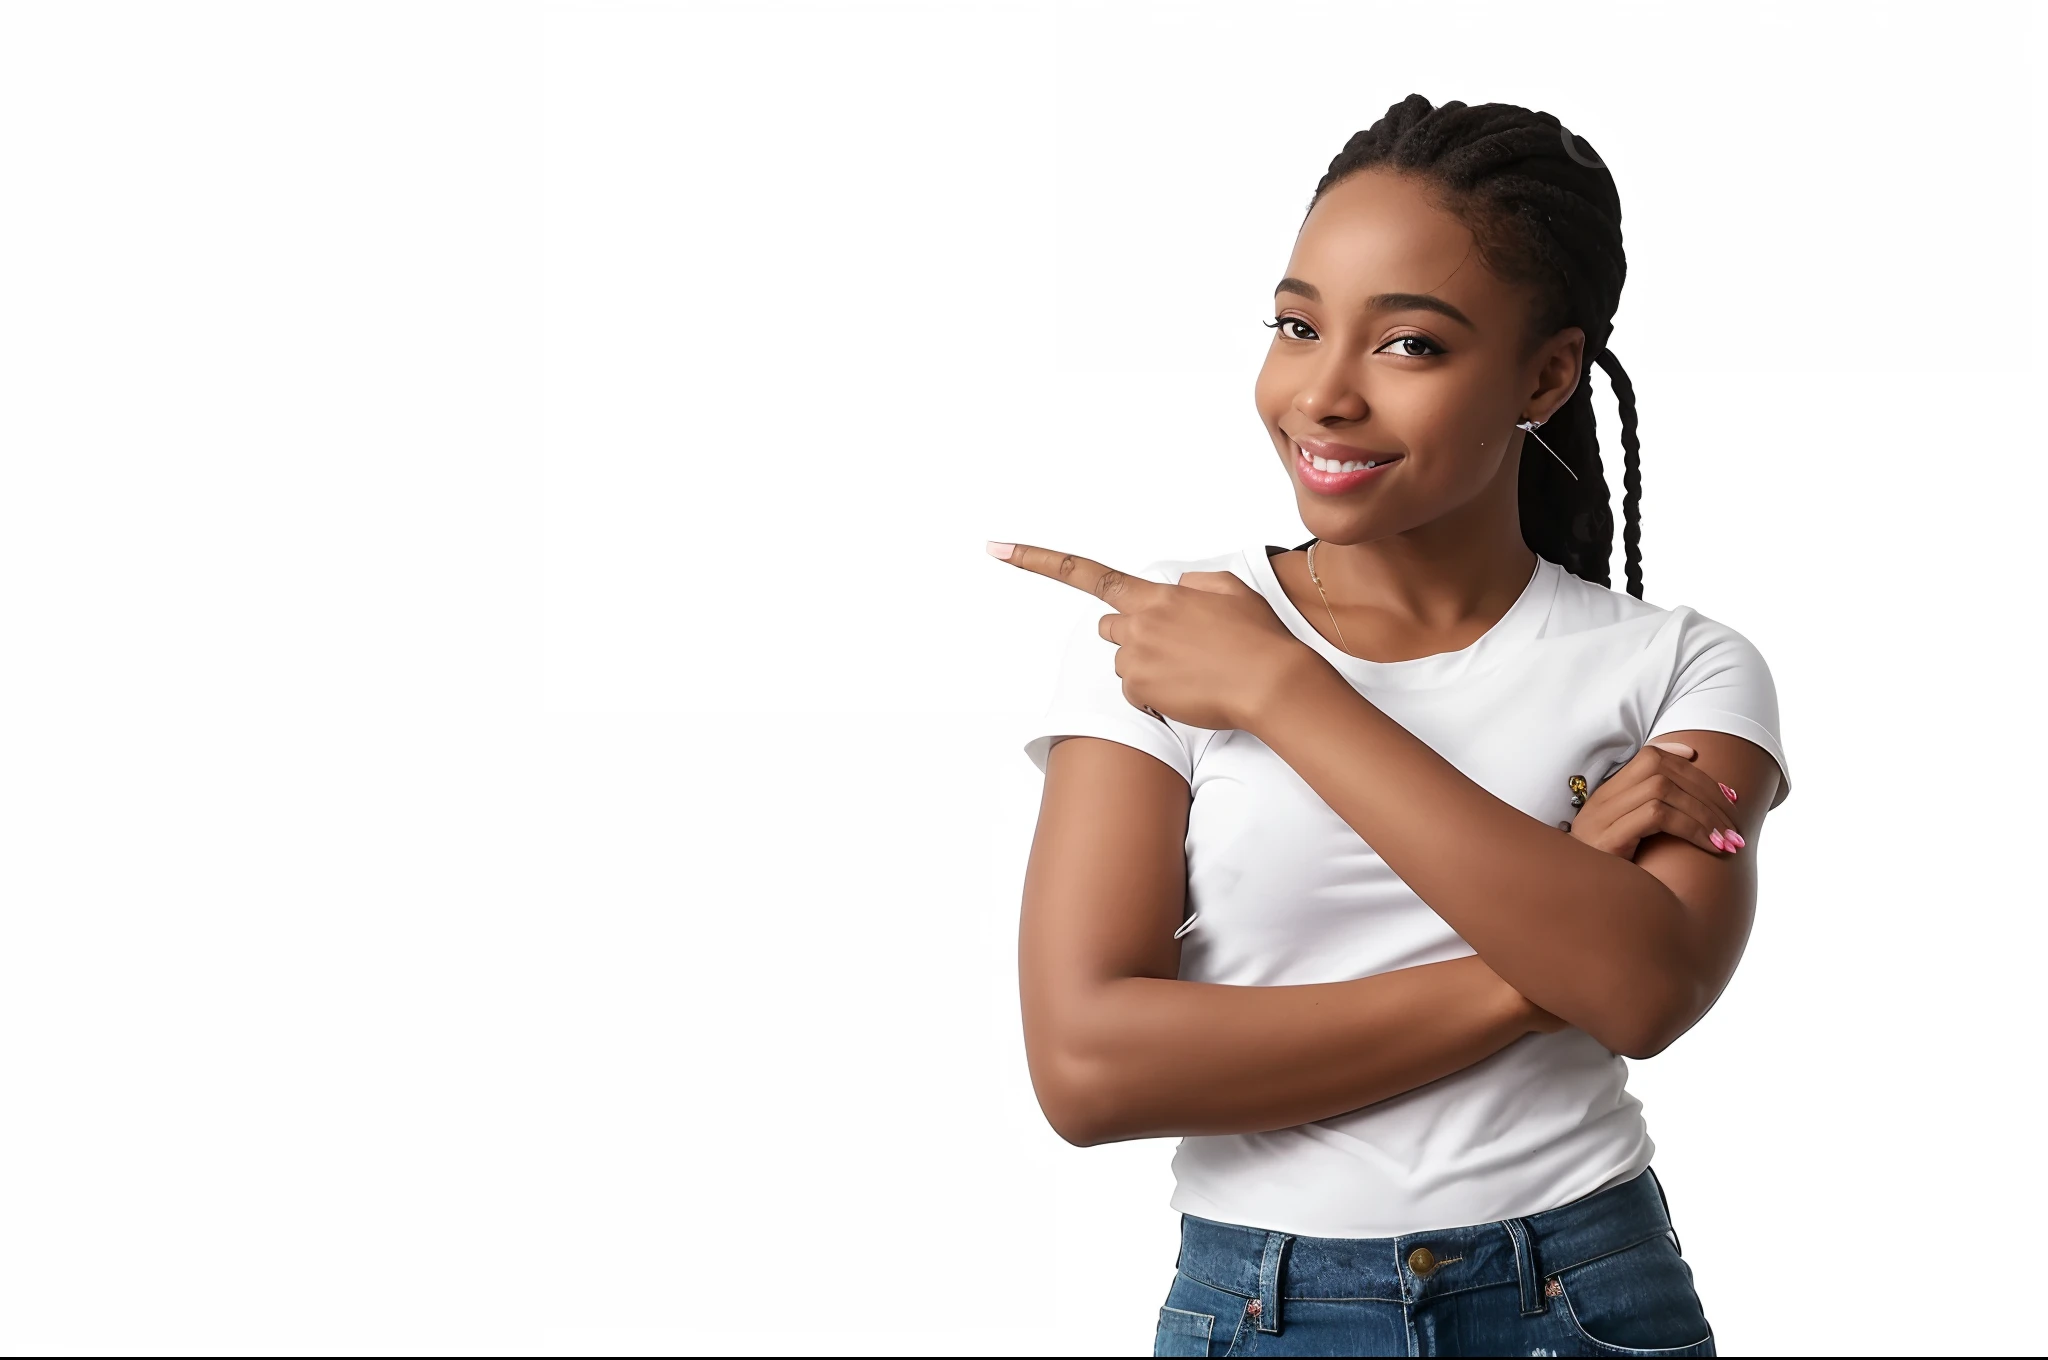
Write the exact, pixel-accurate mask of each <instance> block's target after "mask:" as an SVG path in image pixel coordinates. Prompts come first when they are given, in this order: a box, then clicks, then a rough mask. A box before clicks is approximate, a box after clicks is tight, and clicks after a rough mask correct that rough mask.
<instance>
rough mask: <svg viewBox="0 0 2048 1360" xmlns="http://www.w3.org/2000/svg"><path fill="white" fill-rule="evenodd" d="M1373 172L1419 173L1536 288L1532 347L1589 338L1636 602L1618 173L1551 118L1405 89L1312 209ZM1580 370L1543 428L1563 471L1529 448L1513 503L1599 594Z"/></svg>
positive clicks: (1609, 533) (1512, 275) (1539, 547)
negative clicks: (1559, 338)
mask: <svg viewBox="0 0 2048 1360" xmlns="http://www.w3.org/2000/svg"><path fill="white" fill-rule="evenodd" d="M1373 166H1383V167H1385V168H1387V169H1391V170H1397V171H1401V172H1403V173H1407V174H1414V175H1419V176H1421V177H1423V178H1425V179H1428V180H1429V181H1431V182H1433V183H1434V184H1435V185H1436V186H1437V187H1438V188H1439V189H1440V190H1441V191H1442V193H1443V196H1444V204H1445V206H1446V208H1448V209H1449V210H1450V211H1451V212H1452V213H1453V214H1454V215H1455V216H1456V217H1457V218H1458V219H1459V220H1460V221H1462V222H1464V223H1465V224H1466V225H1467V226H1468V227H1470V228H1471V230H1472V234H1473V237H1474V238H1475V240H1476V242H1477V248H1478V252H1479V257H1480V259H1481V260H1483V261H1484V262H1485V264H1486V265H1487V267H1488V268H1490V269H1491V270H1493V272H1494V273H1495V274H1497V275H1499V276H1500V277H1502V278H1504V279H1506V280H1508V281H1509V282H1513V283H1524V284H1529V285H1532V286H1533V287H1534V288H1535V289H1536V292H1537V296H1538V301H1537V305H1536V309H1535V312H1534V314H1533V315H1532V316H1531V318H1530V323H1531V324H1530V332H1529V337H1528V342H1529V345H1530V348H1531V352H1533V350H1534V346H1535V345H1537V344H1540V343H1541V342H1542V341H1543V340H1544V339H1546V338H1547V337H1549V336H1551V335H1554V334H1556V333H1557V332H1558V331H1559V330H1562V329H1563V328H1565V327H1567V326H1577V327H1580V328H1581V329H1582V330H1584V331H1585V333H1586V359H1587V362H1588V363H1589V364H1595V363H1597V364H1598V365H1599V366H1600V367H1601V368H1602V369H1603V370H1605V371H1606V373H1607V377H1608V382H1609V384H1610V385H1611V386H1612V387H1613V389H1614V395H1615V398H1616V400H1617V401H1618V403H1619V404H1620V407H1621V447H1622V453H1623V471H1622V479H1621V485H1622V493H1623V494H1622V502H1621V508H1622V518H1623V521H1624V523H1623V528H1622V545H1623V548H1624V551H1625V554H1626V564H1627V575H1628V593H1629V594H1631V595H1633V596H1635V597H1636V598H1637V599H1641V598H1642V595H1643V553H1642V537H1643V533H1642V499H1643V477H1642V467H1641V457H1640V452H1641V451H1640V447H1639V444H1638V441H1637V439H1636V400H1635V388H1634V387H1633V386H1632V385H1631V384H1630V383H1629V380H1628V374H1627V373H1626V372H1625V371H1623V369H1622V367H1621V361H1620V360H1618V359H1616V358H1615V357H1614V354H1613V352H1612V351H1610V350H1609V349H1608V348H1607V339H1608V336H1609V335H1611V334H1612V333H1613V329H1614V311H1615V308H1616V307H1617V306H1618V305H1619V304H1620V302H1621V285H1622V281H1623V280H1624V279H1625V278H1626V277H1627V276H1628V260H1627V257H1626V256H1625V255H1624V254H1623V252H1622V248H1621V196H1620V194H1619V193H1618V192H1617V191H1616V189H1615V187H1614V177H1613V176H1612V175H1610V174H1609V173H1608V172H1607V169H1606V167H1605V166H1603V165H1601V164H1600V158H1599V156H1598V155H1596V154H1595V153H1594V151H1593V149H1592V146H1591V144H1590V143H1588V142H1587V141H1586V140H1585V139H1584V138H1583V137H1579V136H1577V135H1576V134H1575V133H1571V132H1568V131H1566V130H1565V128H1564V125H1563V124H1562V123H1560V122H1559V121H1558V120H1557V119H1556V118H1555V117H1554V116H1552V115H1551V114H1548V113H1540V112H1531V111H1530V110H1528V109H1525V108H1521V107H1519V106H1518V105H1514V104H1479V105H1467V104H1464V103H1462V102H1460V101H1458V100H1455V99H1453V100H1451V101H1449V102H1448V103H1446V104H1444V105H1443V106H1442V107H1441V108H1438V107H1436V106H1435V105H1432V104H1431V103H1430V102H1429V101H1428V100H1427V99H1424V98H1423V97H1422V96H1421V95H1419V94H1411V95H1409V96H1408V97H1407V98H1406V99H1404V100H1402V101H1401V102H1400V103H1398V104H1396V105H1394V106H1393V107H1392V108H1390V109H1388V110H1387V113H1386V116H1385V117H1383V118H1381V119H1380V120H1379V121H1378V122H1377V123H1374V124H1373V125H1372V126H1371V127H1369V128H1367V129H1366V130H1365V131H1363V132H1360V133H1356V134H1354V135H1353V136H1352V138H1351V140H1350V141H1348V142H1346V143H1345V144H1344V150H1343V151H1341V152H1339V153H1338V155H1337V158H1336V159H1335V160H1333V161H1331V162H1330V168H1329V171H1328V173H1326V174H1325V175H1324V176H1323V178H1322V181H1321V182H1320V183H1319V184H1317V185H1316V191H1315V195H1314V197H1312V198H1311V199H1310V200H1309V207H1310V208H1311V209H1313V208H1314V207H1315V205H1316V202H1317V201H1318V200H1319V199H1321V198H1322V196H1323V194H1324V193H1326V192H1327V191H1328V190H1329V189H1330V188H1331V186H1333V185H1335V184H1337V183H1338V182H1340V181H1342V180H1344V179H1347V178H1349V177H1350V176H1351V175H1353V174H1355V173H1357V172H1358V171H1360V170H1364V169H1367V168H1369V167H1373ZM1589 377H1590V374H1581V375H1580V381H1579V384H1578V387H1577V389H1576V390H1575V391H1573V393H1572V395H1571V397H1570V399H1569V400H1567V401H1566V402H1565V404H1564V405H1563V406H1561V407H1559V408H1558V409H1557V411H1556V412H1555V413H1553V414H1552V415H1551V417H1550V419H1549V420H1547V421H1546V422H1544V425H1543V429H1542V434H1543V439H1544V441H1545V442H1547V443H1548V444H1549V445H1550V447H1551V448H1553V449H1555V450H1556V451H1557V453H1558V454H1559V456H1560V457H1562V458H1563V459H1564V460H1565V462H1566V464H1568V465H1569V466H1570V467H1571V469H1572V471H1573V472H1576V473H1577V474H1578V480H1576V481H1574V480H1573V479H1572V477H1571V476H1570V474H1568V473H1567V472H1566V471H1565V470H1564V468H1561V467H1559V466H1558V464H1557V460H1556V459H1553V458H1552V457H1550V455H1549V454H1547V453H1544V452H1543V451H1542V449H1541V448H1540V447H1537V446H1535V445H1528V446H1525V448H1524V450H1523V454H1522V466H1521V472H1520V480H1519V482H1518V483H1517V487H1516V495H1517V498H1518V500H1519V502H1520V504H1521V518H1522V537H1523V539H1524V540H1526V541H1527V542H1528V544H1529V546H1530V547H1531V548H1532V549H1534V550H1535V551H1536V552H1538V553H1540V554H1541V555H1542V556H1544V557H1547V558H1549V559H1550V560H1551V561H1553V562H1556V563H1557V564H1558V565H1559V566H1562V567H1563V568H1565V569H1566V570H1567V571H1570V572H1572V573H1573V574H1574V575H1577V576H1581V577H1583V578H1585V579H1586V580H1588V581H1592V582H1594V583H1595V584H1597V585H1603V586H1604V585H1608V584H1609V582H1610V580H1611V577H1610V574H1609V569H1608V560H1609V558H1610V557H1612V555H1613V552H1614V512H1613V510H1612V509H1611V508H1610V503H1609V498H1608V489H1607V476H1606V473H1605V471H1604V469H1603V468H1602V467H1601V464H1600V441H1599V439H1598V437H1597V436H1596V434H1595V432H1594V428H1593V424H1594V422H1593V391H1592V385H1591V383H1590V381H1588V379H1589ZM1532 449H1533V450H1534V452H1535V454H1536V455H1537V456H1535V457H1532V456H1530V452H1531V450H1532Z"/></svg>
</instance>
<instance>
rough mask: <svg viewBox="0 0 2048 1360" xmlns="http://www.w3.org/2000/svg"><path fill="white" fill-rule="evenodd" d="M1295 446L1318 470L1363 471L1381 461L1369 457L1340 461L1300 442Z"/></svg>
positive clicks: (1374, 466) (1376, 465)
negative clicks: (1308, 448)
mask: <svg viewBox="0 0 2048 1360" xmlns="http://www.w3.org/2000/svg"><path fill="white" fill-rule="evenodd" d="M1294 448H1295V451H1296V452H1297V453H1299V454H1300V455H1301V456H1302V457H1304V458H1306V459H1308V461H1309V465H1310V466H1311V467H1313V468H1315V470H1316V471H1318V472H1363V471H1365V470H1366V469H1368V468H1376V467H1378V466H1379V461H1378V460H1377V459H1367V460H1364V461H1360V460H1359V459H1355V458H1354V459H1351V460H1349V461H1347V462H1339V461H1337V460H1336V459H1334V458H1324V457H1321V456H1320V455H1317V454H1313V453H1310V452H1309V451H1308V450H1307V449H1304V448H1302V447H1301V445H1299V444H1296V445H1295V446H1294Z"/></svg>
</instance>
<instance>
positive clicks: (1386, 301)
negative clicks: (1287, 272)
mask: <svg viewBox="0 0 2048 1360" xmlns="http://www.w3.org/2000/svg"><path fill="white" fill-rule="evenodd" d="M1273 292H1274V295H1275V296H1278V295H1279V294H1281V293H1299V294H1301V295H1302V296H1303V297H1305V298H1307V299H1308V300H1309V301H1310V302H1321V301H1322V300H1323V295H1322V292H1321V291H1320V290H1319V289H1317V287H1316V286H1315V285H1314V284H1312V283H1306V282H1303V281H1302V280H1301V279H1297V278H1292V277H1290V278H1284V279H1282V280H1280V282H1279V283H1278V284H1277V285H1276V286H1275V287H1274V289H1273ZM1365 305H1366V309H1367V310H1368V311H1375V312H1437V313H1440V314H1442V315H1444V316H1447V317H1449V318H1450V319H1451V320H1453V321H1455V322H1457V323H1458V324H1460V325H1462V326H1468V327H1471V329H1473V330H1475V331H1476V330H1478V329H1479V327H1477V326H1476V325H1473V323H1472V318H1471V317H1469V316H1466V315H1465V314H1464V313H1463V312H1461V311H1459V310H1458V309H1457V308H1456V307H1453V306H1452V305H1451V304H1450V303H1448V302H1445V301H1444V300H1443V299H1442V298H1440V297H1438V296H1437V295H1436V294H1434V293H1374V294H1373V295H1372V296H1371V297H1369V298H1367V299H1366V300H1365Z"/></svg>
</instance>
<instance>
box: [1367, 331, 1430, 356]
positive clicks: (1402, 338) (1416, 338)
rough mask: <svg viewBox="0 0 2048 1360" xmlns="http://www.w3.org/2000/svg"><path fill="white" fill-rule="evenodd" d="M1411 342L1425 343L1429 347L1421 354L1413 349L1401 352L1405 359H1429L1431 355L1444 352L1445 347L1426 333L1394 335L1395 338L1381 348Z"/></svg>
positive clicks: (1415, 343)
mask: <svg viewBox="0 0 2048 1360" xmlns="http://www.w3.org/2000/svg"><path fill="white" fill-rule="evenodd" d="M1409 344H1413V345H1424V346H1427V349H1426V350H1425V352H1423V353H1421V354H1416V353H1414V352H1413V351H1408V352H1404V353H1402V354H1401V355H1400V356H1399V357H1401V358H1403V359H1427V358H1429V357H1430V356H1431V355H1435V354H1442V353H1443V349H1442V347H1440V346H1439V345H1438V344H1437V343H1436V341H1434V340H1432V339H1430V338H1429V337H1428V336H1426V335H1397V336H1395V337H1394V338H1393V339H1391V340H1389V341H1387V343H1386V344H1385V345H1381V346H1380V348H1381V349H1386V348H1387V347H1388V346H1389V345H1409Z"/></svg>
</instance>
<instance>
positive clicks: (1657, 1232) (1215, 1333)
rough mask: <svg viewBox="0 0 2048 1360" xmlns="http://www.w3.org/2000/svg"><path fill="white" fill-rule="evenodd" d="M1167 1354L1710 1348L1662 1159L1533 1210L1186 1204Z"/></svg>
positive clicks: (1162, 1349)
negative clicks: (1272, 1223) (1278, 1228)
mask: <svg viewBox="0 0 2048 1360" xmlns="http://www.w3.org/2000/svg"><path fill="white" fill-rule="evenodd" d="M1175 1264H1176V1266H1177V1267H1178V1269H1177V1270H1176V1271H1175V1273H1174V1277H1173V1287H1172V1288H1171V1289H1169V1290H1168V1291H1167V1295H1166V1306H1165V1307H1164V1308H1161V1309H1160V1310H1159V1329H1158V1331H1157V1332H1156V1333H1155V1335H1154V1338H1153V1346H1152V1353H1153V1354H1154V1355H1654V1356H1681V1355H1712V1354H1714V1333H1713V1330H1712V1329H1711V1328H1710V1327H1708V1326H1707V1318H1706V1314H1705V1313H1704V1312H1703V1311H1702V1310H1701V1308H1700V1300H1699V1295H1698V1294H1697V1293H1695V1292H1694V1291H1693V1286H1692V1267H1690V1266H1688V1265H1687V1264H1686V1263H1685V1260H1684V1258H1682V1257H1681V1256H1680V1255H1679V1253H1678V1243H1677V1240H1676V1234H1675V1233H1673V1232H1672V1229H1671V1217H1670V1214H1669V1213H1668V1211H1667V1210H1666V1208H1665V1204H1664V1191H1663V1188H1662V1187H1661V1186H1659V1185H1658V1184H1657V1181H1656V1175H1655V1173H1654V1172H1651V1171H1649V1170H1645V1171H1644V1172H1643V1173H1642V1174H1641V1175H1639V1176H1637V1177H1635V1178H1634V1179H1632V1180H1629V1181H1625V1182H1623V1183H1622V1184H1620V1185H1616V1186H1612V1187H1610V1188H1608V1189H1606V1190H1602V1191H1600V1192H1599V1193H1598V1194H1593V1195H1587V1196H1586V1197H1585V1198H1584V1199H1578V1200H1574V1201H1572V1202H1571V1203H1570V1204H1565V1205H1561V1206H1559V1207H1558V1208H1555V1209H1547V1210H1545V1211H1544V1212H1542V1213H1540V1214H1533V1215H1531V1216H1530V1217H1528V1218H1509V1219H1503V1220H1501V1221H1500V1222H1498V1223H1481V1224H1476V1225H1474V1226H1471V1227H1465V1228H1444V1229H1442V1230H1440V1231H1436V1232H1421V1233H1410V1234H1408V1235H1407V1236H1404V1237H1294V1236H1290V1235H1289V1234H1287V1233H1279V1232H1268V1231H1266V1230H1265V1229H1263V1228H1246V1227H1241V1226H1239V1225H1237V1224H1233V1223H1217V1222H1213V1221H1212V1220H1210V1219H1206V1218H1197V1217H1195V1216H1194V1215H1193V1214H1182V1215H1181V1221H1180V1259H1179V1260H1178V1261H1177V1262H1176V1263H1175Z"/></svg>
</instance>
